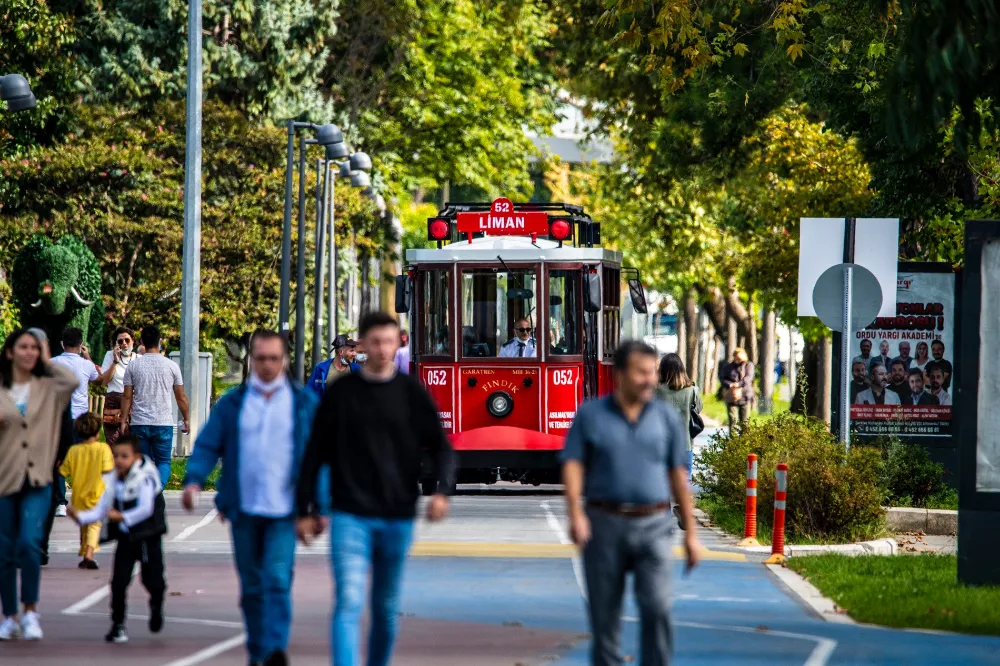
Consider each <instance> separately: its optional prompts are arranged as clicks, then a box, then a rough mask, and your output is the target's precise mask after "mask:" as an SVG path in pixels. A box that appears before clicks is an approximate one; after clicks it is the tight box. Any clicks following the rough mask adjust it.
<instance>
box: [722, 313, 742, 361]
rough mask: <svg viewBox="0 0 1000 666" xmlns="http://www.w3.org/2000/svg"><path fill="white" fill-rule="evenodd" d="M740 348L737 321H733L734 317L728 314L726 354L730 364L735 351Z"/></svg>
mask: <svg viewBox="0 0 1000 666" xmlns="http://www.w3.org/2000/svg"><path fill="white" fill-rule="evenodd" d="M738 346H739V336H738V335H737V332H736V320H735V319H733V317H732V315H730V314H729V313H728V312H727V313H726V354H725V359H726V362H727V363H728V362H729V361H731V360H733V350H734V349H736V347H738Z"/></svg>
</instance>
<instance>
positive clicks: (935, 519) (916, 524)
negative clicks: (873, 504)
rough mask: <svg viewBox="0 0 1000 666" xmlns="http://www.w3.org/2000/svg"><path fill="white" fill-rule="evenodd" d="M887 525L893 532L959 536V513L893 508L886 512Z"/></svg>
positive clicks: (941, 510)
mask: <svg viewBox="0 0 1000 666" xmlns="http://www.w3.org/2000/svg"><path fill="white" fill-rule="evenodd" d="M885 524H886V526H887V527H888V528H889V529H890V530H892V531H893V532H923V533H924V534H934V535H939V536H954V535H955V534H958V511H948V510H945V509H910V508H905V507H891V508H887V509H886V510H885Z"/></svg>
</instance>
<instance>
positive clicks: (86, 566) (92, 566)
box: [80, 559, 101, 571]
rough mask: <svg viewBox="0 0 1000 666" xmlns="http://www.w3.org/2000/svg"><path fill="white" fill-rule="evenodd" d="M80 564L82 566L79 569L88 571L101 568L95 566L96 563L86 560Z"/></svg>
mask: <svg viewBox="0 0 1000 666" xmlns="http://www.w3.org/2000/svg"><path fill="white" fill-rule="evenodd" d="M80 564H82V565H83V566H82V567H80V568H81V569H88V570H90V571H96V570H97V569H100V568H101V567H99V566H97V562H95V561H94V560H87V559H85V560H84V561H83V562H81V563H80Z"/></svg>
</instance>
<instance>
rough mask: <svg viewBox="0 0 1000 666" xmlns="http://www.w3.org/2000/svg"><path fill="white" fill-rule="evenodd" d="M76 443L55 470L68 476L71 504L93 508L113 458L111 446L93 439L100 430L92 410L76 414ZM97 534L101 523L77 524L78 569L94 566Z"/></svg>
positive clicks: (81, 509)
mask: <svg viewBox="0 0 1000 666" xmlns="http://www.w3.org/2000/svg"><path fill="white" fill-rule="evenodd" d="M73 430H74V431H75V432H76V436H77V440H78V441H79V442H80V443H79V444H74V445H73V446H71V447H70V449H69V453H67V454H66V460H64V461H63V464H62V466H61V467H60V468H59V473H60V474H62V475H63V476H67V477H70V478H71V479H72V486H73V498H72V502H73V506H74V507H75V508H77V509H79V510H80V511H86V510H87V509H93V508H94V507H95V506H97V505H98V503H99V502H100V501H101V496H102V495H104V475H105V474H107V473H108V472H110V471H112V470H114V468H115V461H114V459H113V458H112V457H111V447H110V446H108V445H107V444H105V443H104V442H99V441H97V433H98V432H100V430H101V419H100V417H98V416H97V414H94V413H93V412H87V413H86V414H82V415H80V416H78V417H77V419H76V421H74V422H73ZM100 538H101V523H99V522H98V523H94V524H92V525H84V526H82V527H80V555H81V556H83V560H81V561H80V565H79V566H80V568H81V569H97V562H95V561H94V553H96V552H97V550H98V547H97V542H98V541H99V540H100Z"/></svg>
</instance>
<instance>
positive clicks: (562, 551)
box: [0, 486, 1000, 666]
mask: <svg viewBox="0 0 1000 666" xmlns="http://www.w3.org/2000/svg"><path fill="white" fill-rule="evenodd" d="M460 491H461V493H460V494H459V495H458V496H457V497H455V498H454V501H453V506H452V514H451V516H450V518H449V519H448V520H447V521H446V522H444V523H442V524H436V525H428V524H425V523H422V522H421V523H420V525H419V528H418V532H417V534H418V536H417V542H416V543H415V545H414V548H413V554H414V557H412V558H411V560H410V562H409V563H408V565H407V573H406V583H405V590H404V597H403V609H402V618H401V633H400V641H399V646H398V650H397V656H396V658H395V660H394V662H393V663H394V664H398V665H400V666H431V665H434V666H494V665H496V666H515V665H516V664H521V665H522V666H528V665H536V664H537V665H541V664H559V665H561V666H585V664H586V663H587V657H586V654H587V648H588V636H587V624H586V619H585V602H584V599H583V597H582V591H581V585H580V569H579V563H578V561H577V560H576V559H575V558H574V555H575V551H574V549H573V548H572V547H571V546H569V545H568V544H567V543H566V542H567V539H566V536H565V522H564V520H563V514H564V510H563V503H562V499H561V498H560V497H559V495H558V492H557V489H555V488H530V487H529V488H524V487H518V486H507V487H503V488H496V487H495V488H492V489H484V488H477V487H462V488H460ZM209 500H210V497H208V496H205V497H203V498H202V503H201V506H200V507H199V509H198V511H197V512H196V513H194V514H187V513H184V512H183V511H182V510H181V509H180V507H179V503H178V497H177V494H176V493H168V507H169V508H168V516H169V518H168V519H169V523H170V534H169V535H168V537H167V540H166V541H165V551H166V553H167V554H166V560H167V581H168V585H169V588H170V591H169V597H168V599H167V608H166V611H167V625H166V627H165V629H164V631H163V632H162V633H161V634H159V635H155V636H154V635H151V634H149V632H148V631H147V629H146V627H145V619H146V618H145V615H146V598H145V592H144V590H142V587H141V585H139V583H138V578H137V579H136V582H135V584H134V585H133V587H132V593H131V602H130V619H129V630H130V632H129V633H130V635H131V642H130V643H129V644H127V645H107V644H105V643H104V642H103V640H102V637H103V635H104V632H106V631H107V628H108V623H109V621H108V616H107V612H108V609H107V603H108V598H107V579H108V576H109V575H110V571H109V569H110V557H111V554H110V551H109V550H108V551H105V552H102V553H99V554H98V555H97V559H98V562H99V563H100V564H101V566H102V569H101V570H100V571H96V572H93V571H81V570H79V569H77V568H76V563H77V561H78V558H77V557H76V551H77V547H78V545H77V543H78V542H77V538H78V536H77V535H78V533H77V530H76V528H75V526H74V525H73V524H72V523H71V522H70V521H69V520H67V519H57V522H56V528H55V531H54V534H53V541H52V547H53V552H54V555H53V559H52V563H51V564H50V565H49V566H48V567H46V568H45V570H44V573H43V578H42V604H41V610H42V625H43V628H44V629H45V632H46V636H45V640H44V641H42V642H40V643H25V642H19V643H12V644H3V645H0V666H26V665H28V664H31V665H32V666H68V665H72V666H110V665H111V664H113V663H118V664H128V665H130V666H199V665H201V664H205V665H209V666H238V665H242V664H245V663H246V657H245V653H244V652H243V649H242V625H241V623H240V615H239V610H238V606H237V604H238V598H239V594H238V586H237V582H236V576H235V573H234V571H233V566H232V561H231V555H230V543H229V534H228V526H226V525H223V524H221V523H220V522H219V521H218V519H217V517H216V516H215V515H213V514H214V512H213V511H212V510H211V502H210V501H209ZM703 536H704V541H705V545H706V546H707V547H708V548H709V549H710V551H709V553H708V557H707V559H706V561H705V562H704V563H703V565H702V566H701V567H700V568H699V569H697V570H696V571H695V572H694V573H693V574H692V575H690V576H684V575H683V573H682V571H681V566H680V564H678V567H677V572H676V573H677V575H676V576H675V578H674V583H673V584H674V598H675V600H676V601H675V610H674V618H675V623H676V645H677V659H676V663H677V664H681V665H685V664H687V665H690V664H757V663H760V664H769V665H776V664H778V665H783V664H789V665H792V664H794V665H805V666H823V665H825V664H908V665H909V664H956V665H961V664H996V663H1000V638H984V637H970V636H959V635H948V634H935V633H929V632H908V631H897V630H888V629H882V628H876V627H867V626H858V625H849V624H848V625H845V624H829V623H826V622H824V621H823V620H821V619H819V618H817V617H816V616H814V615H813V614H812V612H811V611H809V610H808V609H807V608H806V607H805V606H803V605H802V604H801V603H800V602H799V601H798V600H797V598H795V597H793V596H791V595H790V594H789V593H788V592H787V590H786V589H785V588H784V586H783V585H782V584H781V583H780V582H779V581H778V580H777V579H776V578H774V576H773V575H772V574H771V573H770V572H769V571H768V570H767V569H766V568H765V567H764V566H762V565H760V564H759V563H754V562H750V561H747V560H746V559H745V558H744V557H743V556H742V555H739V554H734V553H731V552H725V551H722V550H721V544H718V543H717V542H714V541H713V540H712V538H711V535H709V534H707V533H706V534H704V535H703ZM678 550H679V548H678ZM327 551H328V549H327V547H326V543H325V542H323V541H320V542H319V543H317V544H316V545H314V546H313V547H310V548H300V549H299V557H298V558H297V562H296V572H295V589H294V604H295V621H294V627H293V638H292V646H291V649H290V652H291V656H292V663H293V664H295V665H296V666H321V665H323V664H329V663H330V662H329V649H328V640H329V625H328V622H329V614H330V607H331V602H330V600H331V594H332V590H331V583H330V572H329V568H328V558H327V557H325V554H326V553H327ZM636 618H637V611H636V609H635V605H634V601H633V600H632V598H631V597H630V598H629V600H628V602H627V605H626V617H625V622H624V632H623V637H624V648H625V652H626V654H627V655H634V654H635V652H634V651H635V649H636V639H637V633H638V621H637V619H636ZM635 661H636V662H637V661H638V658H637V657H636V659H635Z"/></svg>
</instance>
